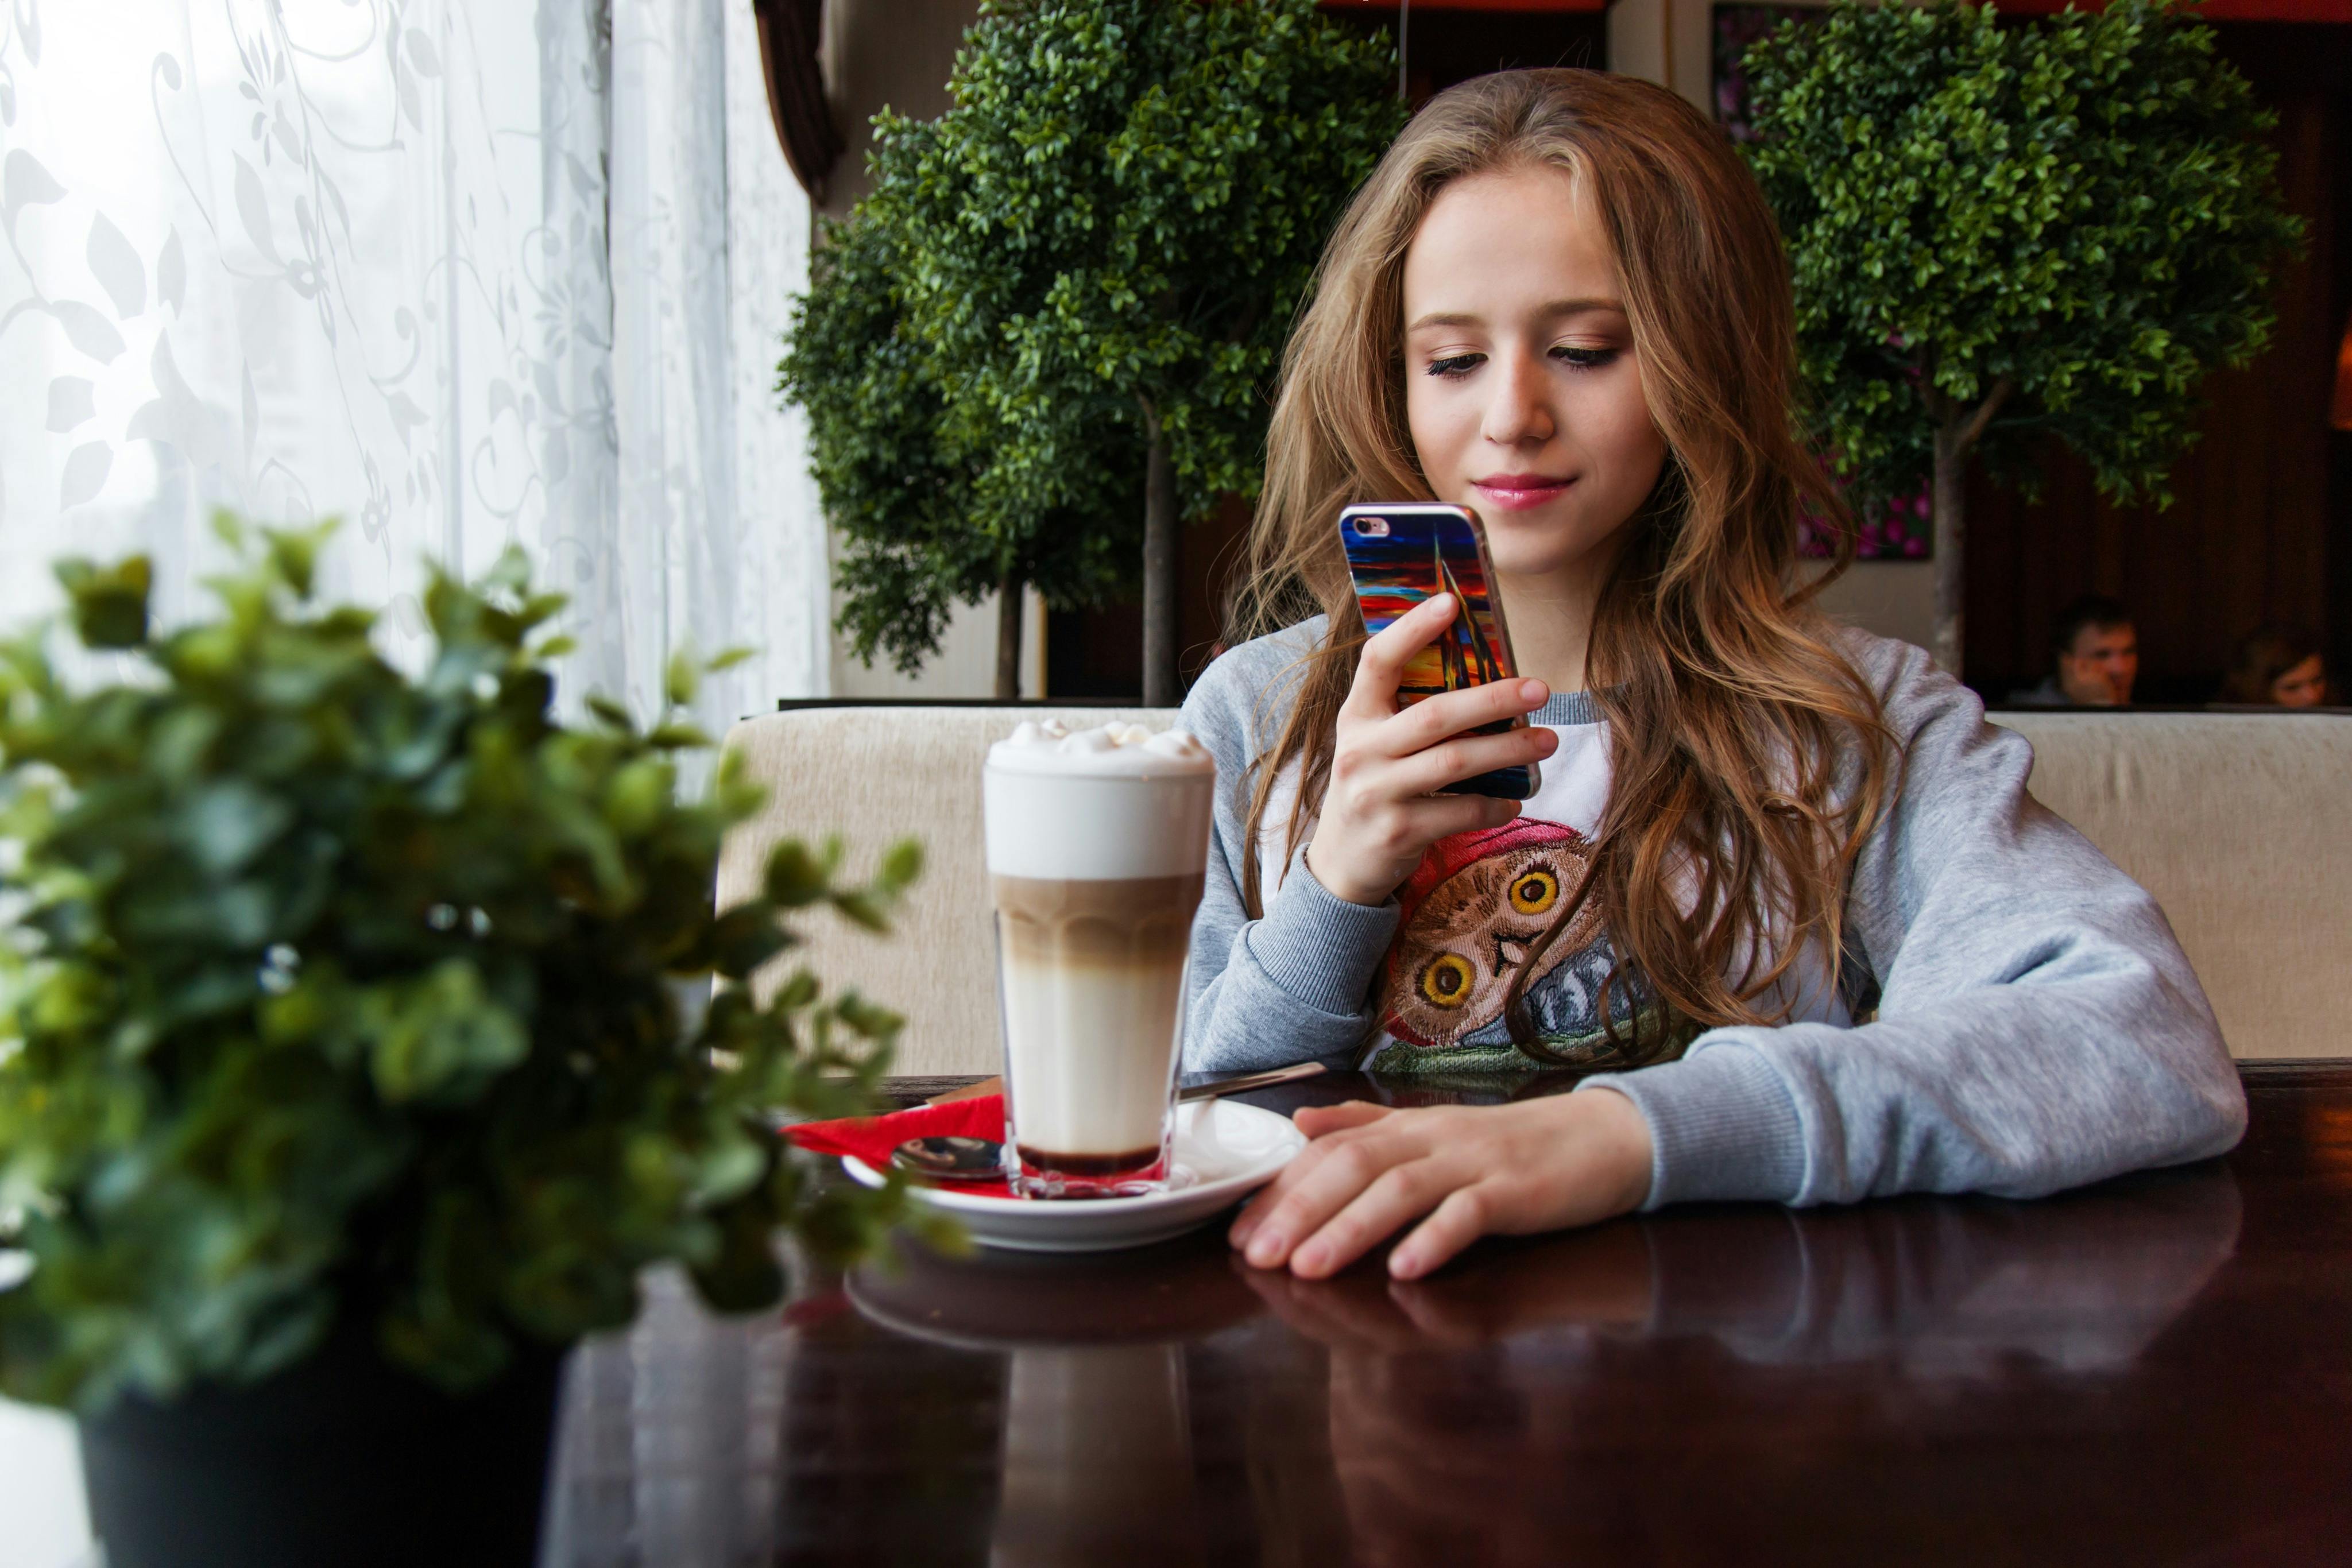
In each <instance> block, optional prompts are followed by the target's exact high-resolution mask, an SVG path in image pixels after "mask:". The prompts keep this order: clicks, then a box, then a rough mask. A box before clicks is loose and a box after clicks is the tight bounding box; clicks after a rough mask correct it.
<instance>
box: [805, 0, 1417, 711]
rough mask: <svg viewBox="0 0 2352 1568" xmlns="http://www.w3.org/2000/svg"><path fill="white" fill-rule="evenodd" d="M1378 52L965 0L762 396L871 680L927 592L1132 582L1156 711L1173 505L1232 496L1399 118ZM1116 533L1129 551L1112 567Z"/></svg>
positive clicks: (1012, 623) (1170, 692)
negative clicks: (1346, 219) (825, 550)
mask: <svg viewBox="0 0 2352 1568" xmlns="http://www.w3.org/2000/svg"><path fill="white" fill-rule="evenodd" d="M1394 71H1395V56H1394V53H1393V51H1392V50H1391V47H1389V46H1388V45H1387V44H1386V43H1385V42H1383V41H1379V40H1372V41H1367V40H1364V39H1360V38H1359V37H1355V36H1354V35H1352V34H1350V33H1349V32H1347V31H1345V30H1344V29H1342V28H1340V27H1339V26H1336V25H1334V24H1332V23H1330V22H1328V21H1327V20H1325V19H1324V18H1323V17H1321V16H1318V14H1317V13H1316V10H1315V7H1314V5H1313V3H1312V0H1204V3H1200V4H1186V5H1168V4H1166V3H1164V0H992V3H991V4H990V5H986V6H985V7H983V9H982V13H981V18H980V21H979V22H978V23H977V24H976V25H975V26H973V28H972V29H971V33H970V34H969V35H967V37H966V40H965V47H964V49H963V51H962V52H961V54H960V55H959V56H958V57H957V59H956V68H955V75H954V78H953V79H952V81H951V82H950V87H951V88H952V89H953V91H954V94H955V100H956V101H955V107H954V108H953V109H951V110H949V111H948V112H947V113H946V114H945V115H943V116H941V117H940V119H939V120H933V121H929V122H919V121H914V120H906V119H903V118H900V117H898V116H896V115H892V114H889V113H887V112H886V113H884V114H882V115H880V116H877V119H876V121H875V125H876V148H877V150H876V152H875V155H874V159H873V163H872V168H873V172H874V191H873V193H872V194H871V195H869V196H868V197H867V198H866V200H865V201H864V202H862V203H860V204H859V205H858V208H857V211H856V213H855V214H852V216H851V218H850V220H849V222H848V223H847V224H845V225H827V228H826V231H825V235H824V248H823V249H822V250H821V251H820V253H819V256H818V259H817V263H816V266H815V267H814V275H813V277H812V280H811V287H810V291H809V293H808V295H807V296H806V297H805V298H803V300H802V301H801V303H800V305H799V307H798V309H797V311H796V314H795V318H794V323H793V340H792V345H791V350H790V351H789V352H788V353H787V354H786V355H785V358H784V361H783V363H782V367H781V378H780V382H779V387H780V390H781V391H782V393H783V394H784V396H785V397H786V398H787V399H788V400H789V401H791V402H797V403H799V404H801V405H803V407H805V408H806V409H807V410H808V413H809V421H810V433H811V438H812V439H811V447H812V454H813V459H812V460H813V465H814V469H815V473H816V477H817V482H818V485H819V486H820V488H821V489H822V490H823V492H824V499H825V508H826V511H827V512H828V513H829V514H830V516H831V517H832V519H833V521H834V524H835V527H836V528H839V530H840V531H841V534H842V536H843V538H844V541H845V547H846V548H845V552H844V556H843V559H842V562H841V566H840V569H839V570H840V582H841V586H842V588H843V590H844V591H845V601H846V602H845V608H844V611H843V620H842V623H843V628H844V630H845V631H847V632H850V633H851V635H852V637H853V639H854V643H855V647H856V652H857V653H858V654H859V656H860V657H862V658H865V659H866V660H867V661H868V662H869V663H870V662H871V661H872V659H873V657H874V656H875V654H876V653H877V652H880V651H883V650H887V651H888V652H890V653H892V654H893V655H894V657H895V659H896V662H897V663H898V666H899V667H900V668H902V669H909V670H911V669H913V668H915V667H918V666H919V664H921V662H922V660H923V659H924V658H925V657H927V656H929V654H930V653H933V652H935V651H936V650H937V648H938V645H939V635H940V629H941V627H942V626H943V625H944V622H945V618H946V615H947V612H948V608H949V606H950V603H951V602H953V601H958V600H961V601H966V602H971V601H977V600H978V599H980V598H981V597H982V595H984V594H986V593H988V592H991V591H995V592H1000V593H1002V594H1003V596H1004V597H1003V611H1002V614H1003V619H1002V620H1001V621H1000V622H999V634H998V655H997V695H999V696H1000V697H1010V696H1012V695H1015V685H1014V675H1015V666H1014V659H1015V657H1016V654H1017V651H1018V647H1019V643H1020V600H1019V590H1020V588H1021V586H1022V585H1023V584H1024V583H1026V584H1029V585H1031V586H1034V587H1035V588H1037V589H1038V590H1039V591H1040V592H1041V593H1042V594H1043V596H1044V597H1045V601H1046V602H1047V603H1049V604H1052V605H1055V606H1057V607H1075V606H1078V605H1084V604H1091V603H1098V602H1100V601H1102V600H1103V599H1104V598H1106V597H1107V596H1108V595H1109V594H1110V593H1112V592H1114V591H1117V590H1118V589H1119V588H1121V587H1123V586H1125V585H1127V584H1129V583H1130V582H1132V581H1134V580H1135V577H1136V575H1137V573H1136V567H1137V565H1138V564H1140V568H1141V572H1140V575H1141V578H1142V580H1143V590H1144V593H1143V597H1144V672H1145V673H1144V687H1145V689H1144V699H1145V701H1147V702H1150V703H1153V704H1173V703H1174V702H1175V701H1176V700H1177V695H1178V693H1177V684H1176V681H1177V673H1176V654H1177V649H1176V642H1175V634H1176V633H1175V626H1176V615H1175V587H1176V585H1175V546H1176V529H1177V527H1178V524H1179V522H1180V520H1181V519H1185V518H1192V517H1200V516H1201V515H1202V514H1204V513H1205V512H1207V511H1208V510H1209V509H1210V507H1212V506H1213V504H1214V503H1215V501H1216V498H1217V497H1219V496H1220V495H1222V494H1225V493H1235V494H1241V495H1244V496H1250V495H1255V493H1256V490H1257V486H1258V482H1259V465H1260V460H1261V447H1262V443H1263V439H1264V432H1265V416H1266V409H1267V402H1266V398H1267V392H1268V389H1269V385H1270V383H1271V382H1272V380H1273V376H1274V371H1275V368H1276V360H1277V357H1278V355H1279V354H1280V352H1281V348H1282V343H1283V340H1284V339H1285V337H1286V335H1287V333H1288V331H1289V328H1290V323H1291V319H1292V318H1293V315H1294V314H1295V312H1296V310H1297V307H1298V304H1299V302H1300V299H1301V298H1302V297H1303V295H1304V294H1305V292H1306V289H1307V285H1308V281H1309V278H1310V277H1311V274H1312V271H1313V268H1314V266H1315V263H1316V260H1317V258H1318V256H1319V255H1320V254H1321V251H1322V246H1323V241H1324V236H1325V235H1326V233H1327V232H1328V229H1329V227H1330V225H1331V224H1332V223H1333V222H1334V221H1335V220H1336V219H1337V217H1338V215H1339V210H1340V208H1341V206H1342V205H1343V204H1345V203H1346V201H1347V199H1348V197H1349V194H1350V193H1352V192H1353V190H1354V189H1355V187H1356V185H1357V184H1358V183H1360V181H1361V180H1362V179H1363V177H1364V176H1365V175H1366V174H1368V173H1369V172H1370V170H1371V167H1372V164H1373V163H1374V162H1375V161H1377V160H1378V158H1379V156H1380V154H1381V151H1382V150H1383V149H1384V148H1385V147H1386V146H1387V144H1388V142H1389V141H1390V140H1391V137H1393V136H1394V134H1395V133H1396V131H1397V128H1398V126H1399V125H1400V124H1401V123H1402V119H1403V112H1404V111H1403V110H1402V107H1401V106H1400V105H1399V104H1397V102H1396V101H1395V99H1394V98H1393V97H1392V96H1391V94H1392V87H1391V84H1392V82H1393V79H1394ZM1139 547H1140V549H1139ZM1139 555H1140V562H1139V563H1138V556H1139Z"/></svg>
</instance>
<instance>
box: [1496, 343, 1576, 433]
mask: <svg viewBox="0 0 2352 1568" xmlns="http://www.w3.org/2000/svg"><path fill="white" fill-rule="evenodd" d="M1495 368H1496V371H1499V372H1500V373H1499V374H1496V375H1494V376H1491V377H1489V378H1488V379H1487V382H1486V387H1487V396H1486V420H1485V423H1484V424H1483V427H1482V429H1481V431H1480V434H1483V435H1485V436H1486V439H1487V440H1489V441H1491V442H1494V443H1495V444H1496V445H1498V446H1519V445H1524V444H1528V443H1533V442H1544V441H1549V440H1550V439H1551V438H1552V436H1553V435H1555V434H1558V432H1559V420H1558V419H1557V418H1555V417H1554V415H1553V413H1552V407H1551V390H1552V389H1551V385H1550V380H1549V377H1547V376H1546V375H1545V374H1544V367H1543V363H1542V361H1541V360H1539V359H1538V358H1536V357H1535V356H1532V355H1529V354H1527V353H1524V352H1518V351H1513V352H1509V353H1503V354H1497V355H1496V365H1495Z"/></svg>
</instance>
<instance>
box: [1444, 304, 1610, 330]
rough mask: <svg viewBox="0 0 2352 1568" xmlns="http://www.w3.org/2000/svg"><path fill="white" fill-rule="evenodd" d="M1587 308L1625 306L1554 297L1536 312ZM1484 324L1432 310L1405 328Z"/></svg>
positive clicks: (1571, 311)
mask: <svg viewBox="0 0 2352 1568" xmlns="http://www.w3.org/2000/svg"><path fill="white" fill-rule="evenodd" d="M1588 310H1609V311H1613V312H1615V313H1616V314H1617V315H1620V316H1622V315H1623V314H1625V307H1623V306H1622V305H1620V304H1619V303H1617V301H1615V300H1614V299H1555V300H1553V301H1552V302H1551V303H1550V304H1549V305H1547V306H1545V307H1544V308H1542V309H1541V310H1539V311H1538V312H1537V314H1538V315H1539V316H1576V315H1580V314H1582V313H1584V312H1585V311H1588ZM1485 325H1486V318H1484V317H1483V316H1474V315H1470V314H1468V313H1467V312H1465V311H1460V310H1433V311H1431V312H1430V313H1429V314H1428V315H1426V316H1423V317H1422V318H1420V319H1417V320H1415V321H1414V322H1413V323H1412V325H1411V326H1410V327H1407V328H1406V329H1405V330H1406V331H1408V332H1418V331H1420V330H1421V329H1423V327H1483V326H1485Z"/></svg>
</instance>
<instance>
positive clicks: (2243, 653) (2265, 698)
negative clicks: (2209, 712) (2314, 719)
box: [2221, 626, 2327, 707]
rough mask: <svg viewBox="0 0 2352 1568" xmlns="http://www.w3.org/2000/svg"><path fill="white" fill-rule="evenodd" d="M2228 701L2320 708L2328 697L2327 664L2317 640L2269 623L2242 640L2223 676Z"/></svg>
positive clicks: (2222, 687) (2302, 633)
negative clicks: (2227, 670)
mask: <svg viewBox="0 0 2352 1568" xmlns="http://www.w3.org/2000/svg"><path fill="white" fill-rule="evenodd" d="M2221 700H2222V701H2223V702H2225V703H2247V704H2258V705H2260V706H2264V707H2317V706H2319V705H2320V704H2322V703H2324V702H2326V700H2327V664H2326V660H2325V659H2323V658H2322V657H2321V656H2320V653H2319V639H2318V638H2316V637H2314V636H2312V635H2311V634H2310V633H2309V632H2299V631H2294V630H2292V629H2290V628H2288V627H2284V626H2265V627H2263V628H2262V629H2261V630H2259V631H2257V632H2252V633H2251V634H2250V635H2248V636H2247V637H2246V638H2245V640H2244V641H2242V642H2241V643H2239V644H2238V653H2237V656H2236V657H2235V658H2233V659H2231V661H2230V673H2229V674H2226V675H2224V676H2222V677H2221Z"/></svg>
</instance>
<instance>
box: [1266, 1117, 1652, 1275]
mask: <svg viewBox="0 0 2352 1568" xmlns="http://www.w3.org/2000/svg"><path fill="white" fill-rule="evenodd" d="M1297 1123H1298V1128H1299V1130H1300V1131H1301V1132H1303V1133H1305V1134H1307V1136H1308V1137H1309V1138H1312V1139H1313V1140H1314V1142H1312V1143H1310V1144H1308V1145H1307V1148H1306V1149H1305V1151H1304V1152H1302V1153H1301V1154H1300V1155H1299V1156H1298V1157H1297V1159H1295V1160H1293V1161H1291V1162H1290V1164H1289V1166H1287V1167H1286V1168H1285V1169H1284V1171H1283V1173H1282V1175H1281V1176H1277V1177H1276V1178H1275V1181H1274V1184H1273V1185H1272V1186H1269V1187H1267V1188H1266V1189H1265V1191H1264V1192H1262V1193H1260V1194H1258V1196H1257V1199H1256V1201H1255V1202H1254V1203H1252V1204H1251V1205H1250V1206H1249V1207H1247V1208H1246V1209H1244V1210H1243V1211H1242V1215H1241V1218H1239V1219H1237V1220H1235V1221H1234V1228H1233V1231H1232V1234H1231V1239H1232V1241H1233V1244H1234V1246H1235V1247H1237V1248H1239V1249H1241V1250H1242V1254H1243V1256H1244V1258H1246V1259H1247V1260H1249V1262H1250V1263H1251V1264H1252V1265H1254V1266H1255V1267H1256V1268H1260V1269H1276V1268H1280V1267H1281V1266H1282V1265H1283V1264H1284V1263H1288V1264H1289V1265H1290V1270H1291V1272H1293V1273H1295V1274H1297V1275H1299V1276H1301V1277H1303V1278H1306V1279H1310V1280H1319V1279H1323V1278H1325V1277H1327V1276H1328V1275H1332V1274H1336V1273H1338V1272H1339V1270H1342V1269H1344V1268H1346V1267H1347V1266H1348V1265H1349V1264H1350V1263H1352V1262H1354V1261H1355V1260H1357V1259H1359V1258H1360V1257H1362V1256H1363V1255H1364V1253H1365V1252H1366V1251H1367V1250H1369V1249H1370V1248H1371V1247H1372V1246H1373V1245H1374V1244H1375V1243H1377V1242H1379V1241H1380V1240H1381V1239H1382V1238H1384V1237H1386V1236H1388V1235H1389V1234H1391V1232H1393V1231H1395V1230H1397V1229H1398V1228H1401V1227H1402V1226H1404V1225H1406V1224H1408V1223H1409V1222H1411V1221H1412V1220H1414V1219H1416V1218H1419V1219H1421V1223H1420V1224H1419V1225H1417V1226H1415V1227H1414V1228H1413V1230H1412V1234H1411V1235H1410V1236H1407V1237H1406V1238H1405V1239H1403V1240H1402V1241H1401V1242H1399V1243H1398V1244H1397V1247H1396V1249H1395V1250H1394V1251H1392V1252H1391V1253H1390V1254H1389V1272H1390V1273H1391V1275H1393V1276H1395V1277H1396V1278H1397V1279H1400V1280H1413V1279H1418V1278H1420V1277H1421V1276H1422V1275H1423V1274H1426V1273H1428V1272H1429V1271H1430V1270H1433V1269H1435V1268H1437V1267H1438V1266H1439V1265H1440V1264H1442V1263H1444V1261H1445V1260H1447V1259H1449V1258H1451V1257H1453V1256H1454V1254H1455V1253H1456V1252H1459V1251H1461V1250H1462V1249H1464V1248H1465V1247H1467V1246H1468V1245H1470V1243H1471V1242H1473V1241H1475V1240H1476V1239H1478V1238H1479V1237H1481V1236H1486V1235H1512V1236H1524V1235H1528V1234H1529V1233H1531V1232H1534V1231H1538V1230H1558V1229H1561V1228H1565V1227H1568V1226H1571V1225H1591V1224H1592V1223H1594V1222H1595V1221H1597V1220H1602V1219H1608V1218H1612V1216H1615V1215H1620V1214H1625V1213H1629V1212H1631V1211H1632V1210H1633V1209H1636V1208H1639V1207H1642V1203H1643V1200H1644V1199H1645V1198H1647V1197H1649V1195H1650V1157H1651V1149H1650V1125H1649V1124H1648V1123H1647V1122H1646V1121H1644V1120H1643V1117H1642V1113H1641V1112H1640V1111H1638V1110H1636V1109H1635V1108H1634V1105H1633V1102H1632V1101H1631V1100H1628V1099H1626V1098H1625V1096H1623V1095H1622V1094H1619V1093H1616V1092H1613V1091H1612V1090H1608V1089H1598V1088H1596V1089H1593V1090H1591V1091H1589V1092H1585V1093H1581V1094H1560V1095H1555V1096H1552V1097H1550V1098H1547V1099H1542V1100H1528V1101H1523V1102H1521V1103H1518V1104H1515V1105H1447V1106H1436V1107H1432V1108H1429V1109H1424V1110H1412V1111H1397V1110H1391V1109H1389V1108H1387V1107H1385V1106H1380V1105H1364V1104H1349V1105H1328V1106H1310V1107H1308V1108H1307V1109H1306V1110H1303V1111H1301V1112H1299V1113H1298V1115H1297ZM1424 1215H1425V1216H1427V1218H1422V1217H1423V1216H1424Z"/></svg>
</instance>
